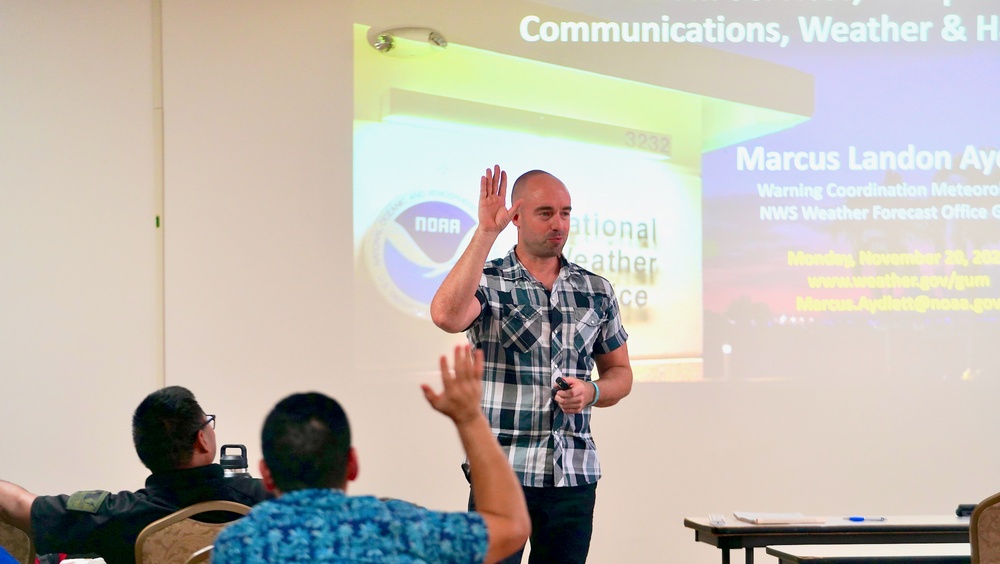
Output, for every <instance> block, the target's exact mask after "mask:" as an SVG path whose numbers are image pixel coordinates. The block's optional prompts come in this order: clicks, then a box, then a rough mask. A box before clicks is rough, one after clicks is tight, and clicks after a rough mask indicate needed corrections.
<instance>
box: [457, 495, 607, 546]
mask: <svg viewBox="0 0 1000 564" xmlns="http://www.w3.org/2000/svg"><path fill="white" fill-rule="evenodd" d="M524 499H525V501H527V502H528V513H529V514H530V515H531V539H530V542H531V553H530V554H529V556H528V562H529V564H549V563H564V564H582V563H584V562H586V561H587V553H588V552H590V537H591V534H592V533H593V532H594V502H595V501H596V499H597V484H596V483H594V484H588V485H586V486H575V487H572V488H529V487H525V488H524ZM475 509H476V502H475V500H474V499H472V493H471V492H470V493H469V511H474V510H475ZM523 553H524V548H523V547H522V548H521V550H519V551H517V552H516V553H514V554H513V555H511V556H509V557H507V558H505V559H504V560H502V561H501V562H502V564H518V563H519V562H521V555H522V554H523Z"/></svg>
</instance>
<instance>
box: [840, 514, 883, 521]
mask: <svg viewBox="0 0 1000 564" xmlns="http://www.w3.org/2000/svg"><path fill="white" fill-rule="evenodd" d="M844 519H847V520H848V521H854V522H856V523H860V522H861V521H885V517H861V516H858V515H853V516H851V517H844Z"/></svg>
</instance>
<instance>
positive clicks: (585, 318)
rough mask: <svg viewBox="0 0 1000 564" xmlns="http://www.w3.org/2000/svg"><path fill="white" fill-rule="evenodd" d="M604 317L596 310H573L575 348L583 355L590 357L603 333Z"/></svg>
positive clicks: (582, 308) (583, 308)
mask: <svg viewBox="0 0 1000 564" xmlns="http://www.w3.org/2000/svg"><path fill="white" fill-rule="evenodd" d="M603 321H604V316H603V315H601V313H600V312H599V311H598V310H597V309H595V308H586V307H578V308H574V309H573V329H574V331H573V347H574V348H575V349H576V350H577V351H579V352H580V353H581V354H583V355H590V352H591V351H593V350H594V343H595V342H596V341H597V336H598V335H599V334H600V331H601V323H602V322H603Z"/></svg>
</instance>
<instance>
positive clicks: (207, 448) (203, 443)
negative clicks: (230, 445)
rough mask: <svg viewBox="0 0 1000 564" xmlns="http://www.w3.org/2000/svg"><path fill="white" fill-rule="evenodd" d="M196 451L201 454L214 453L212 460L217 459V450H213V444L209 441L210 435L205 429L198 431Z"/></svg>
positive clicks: (195, 441) (195, 442)
mask: <svg viewBox="0 0 1000 564" xmlns="http://www.w3.org/2000/svg"><path fill="white" fill-rule="evenodd" d="M194 451H195V452H196V453H199V454H205V453H212V459H213V460H214V459H215V450H213V447H212V444H211V443H210V441H209V440H208V433H206V432H205V429H204V428H202V429H199V430H198V436H197V437H195V439H194Z"/></svg>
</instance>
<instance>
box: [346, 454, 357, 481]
mask: <svg viewBox="0 0 1000 564" xmlns="http://www.w3.org/2000/svg"><path fill="white" fill-rule="evenodd" d="M359 470H360V468H359V465H358V453H357V451H355V450H354V447H351V450H349V451H347V481H348V482H353V481H354V480H357V479H358V471H359Z"/></svg>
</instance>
